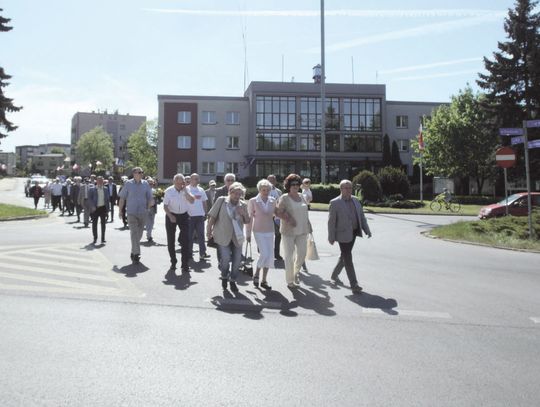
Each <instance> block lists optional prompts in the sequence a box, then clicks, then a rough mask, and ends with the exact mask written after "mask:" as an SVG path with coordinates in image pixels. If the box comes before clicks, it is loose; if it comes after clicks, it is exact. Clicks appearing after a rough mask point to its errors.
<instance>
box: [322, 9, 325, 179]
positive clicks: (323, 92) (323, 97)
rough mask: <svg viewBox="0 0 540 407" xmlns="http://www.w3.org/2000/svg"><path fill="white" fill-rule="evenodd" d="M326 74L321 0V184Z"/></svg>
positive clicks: (323, 154) (323, 156) (323, 176)
mask: <svg viewBox="0 0 540 407" xmlns="http://www.w3.org/2000/svg"><path fill="white" fill-rule="evenodd" d="M325 79H326V78H325V72H324V0H321V184H326V133H325V130H326V112H325V105H326V99H325V91H324V82H325Z"/></svg>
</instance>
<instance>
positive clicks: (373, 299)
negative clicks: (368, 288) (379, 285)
mask: <svg viewBox="0 0 540 407" xmlns="http://www.w3.org/2000/svg"><path fill="white" fill-rule="evenodd" d="M345 298H347V299H348V300H349V301H351V302H354V303H355V304H357V305H359V306H361V307H362V308H378V309H380V310H381V311H383V312H385V313H387V314H388V315H398V314H399V312H397V311H396V310H395V309H394V308H396V307H397V306H398V303H397V301H396V300H395V299H393V298H384V297H381V296H380V295H373V294H369V293H367V292H362V293H361V294H358V295H346V296H345Z"/></svg>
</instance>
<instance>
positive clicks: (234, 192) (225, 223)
mask: <svg viewBox="0 0 540 407" xmlns="http://www.w3.org/2000/svg"><path fill="white" fill-rule="evenodd" d="M245 192H246V189H245V188H244V186H243V185H242V184H241V183H239V182H234V183H232V184H231V185H230V186H229V191H228V195H227V196H220V197H219V198H218V199H216V201H215V202H214V205H213V206H212V209H210V212H208V225H207V227H206V234H207V236H208V239H210V238H212V237H213V238H214V241H215V242H216V244H217V245H218V254H219V270H220V271H221V286H222V287H223V289H224V290H225V289H227V282H229V284H230V287H231V291H233V292H237V291H238V287H237V286H236V279H237V277H238V268H239V267H240V261H241V258H242V244H243V243H244V239H245V238H244V225H245V224H247V223H249V220H250V219H249V214H248V210H247V204H246V203H245V202H244V201H243V200H241V199H240V198H241V197H242V196H243V195H244V193H245Z"/></svg>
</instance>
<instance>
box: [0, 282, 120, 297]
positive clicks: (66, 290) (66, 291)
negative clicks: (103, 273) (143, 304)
mask: <svg viewBox="0 0 540 407" xmlns="http://www.w3.org/2000/svg"><path fill="white" fill-rule="evenodd" d="M0 290H6V291H8V290H11V291H32V292H48V293H57V294H92V295H99V294H103V293H102V292H101V291H100V290H81V289H77V290H76V289H73V288H68V287H52V286H49V287H44V286H31V285H18V284H1V283H0ZM107 295H109V296H124V293H123V292H122V291H120V290H117V291H110V292H107Z"/></svg>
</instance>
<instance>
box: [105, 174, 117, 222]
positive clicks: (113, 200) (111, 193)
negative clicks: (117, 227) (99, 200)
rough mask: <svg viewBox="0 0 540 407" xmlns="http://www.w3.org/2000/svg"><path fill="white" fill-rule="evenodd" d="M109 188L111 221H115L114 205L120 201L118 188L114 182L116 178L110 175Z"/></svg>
mask: <svg viewBox="0 0 540 407" xmlns="http://www.w3.org/2000/svg"><path fill="white" fill-rule="evenodd" d="M107 189H108V190H109V197H110V198H109V206H110V211H111V222H114V205H116V204H117V202H118V190H117V188H116V184H115V183H114V178H113V177H109V183H108V184H107Z"/></svg>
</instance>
